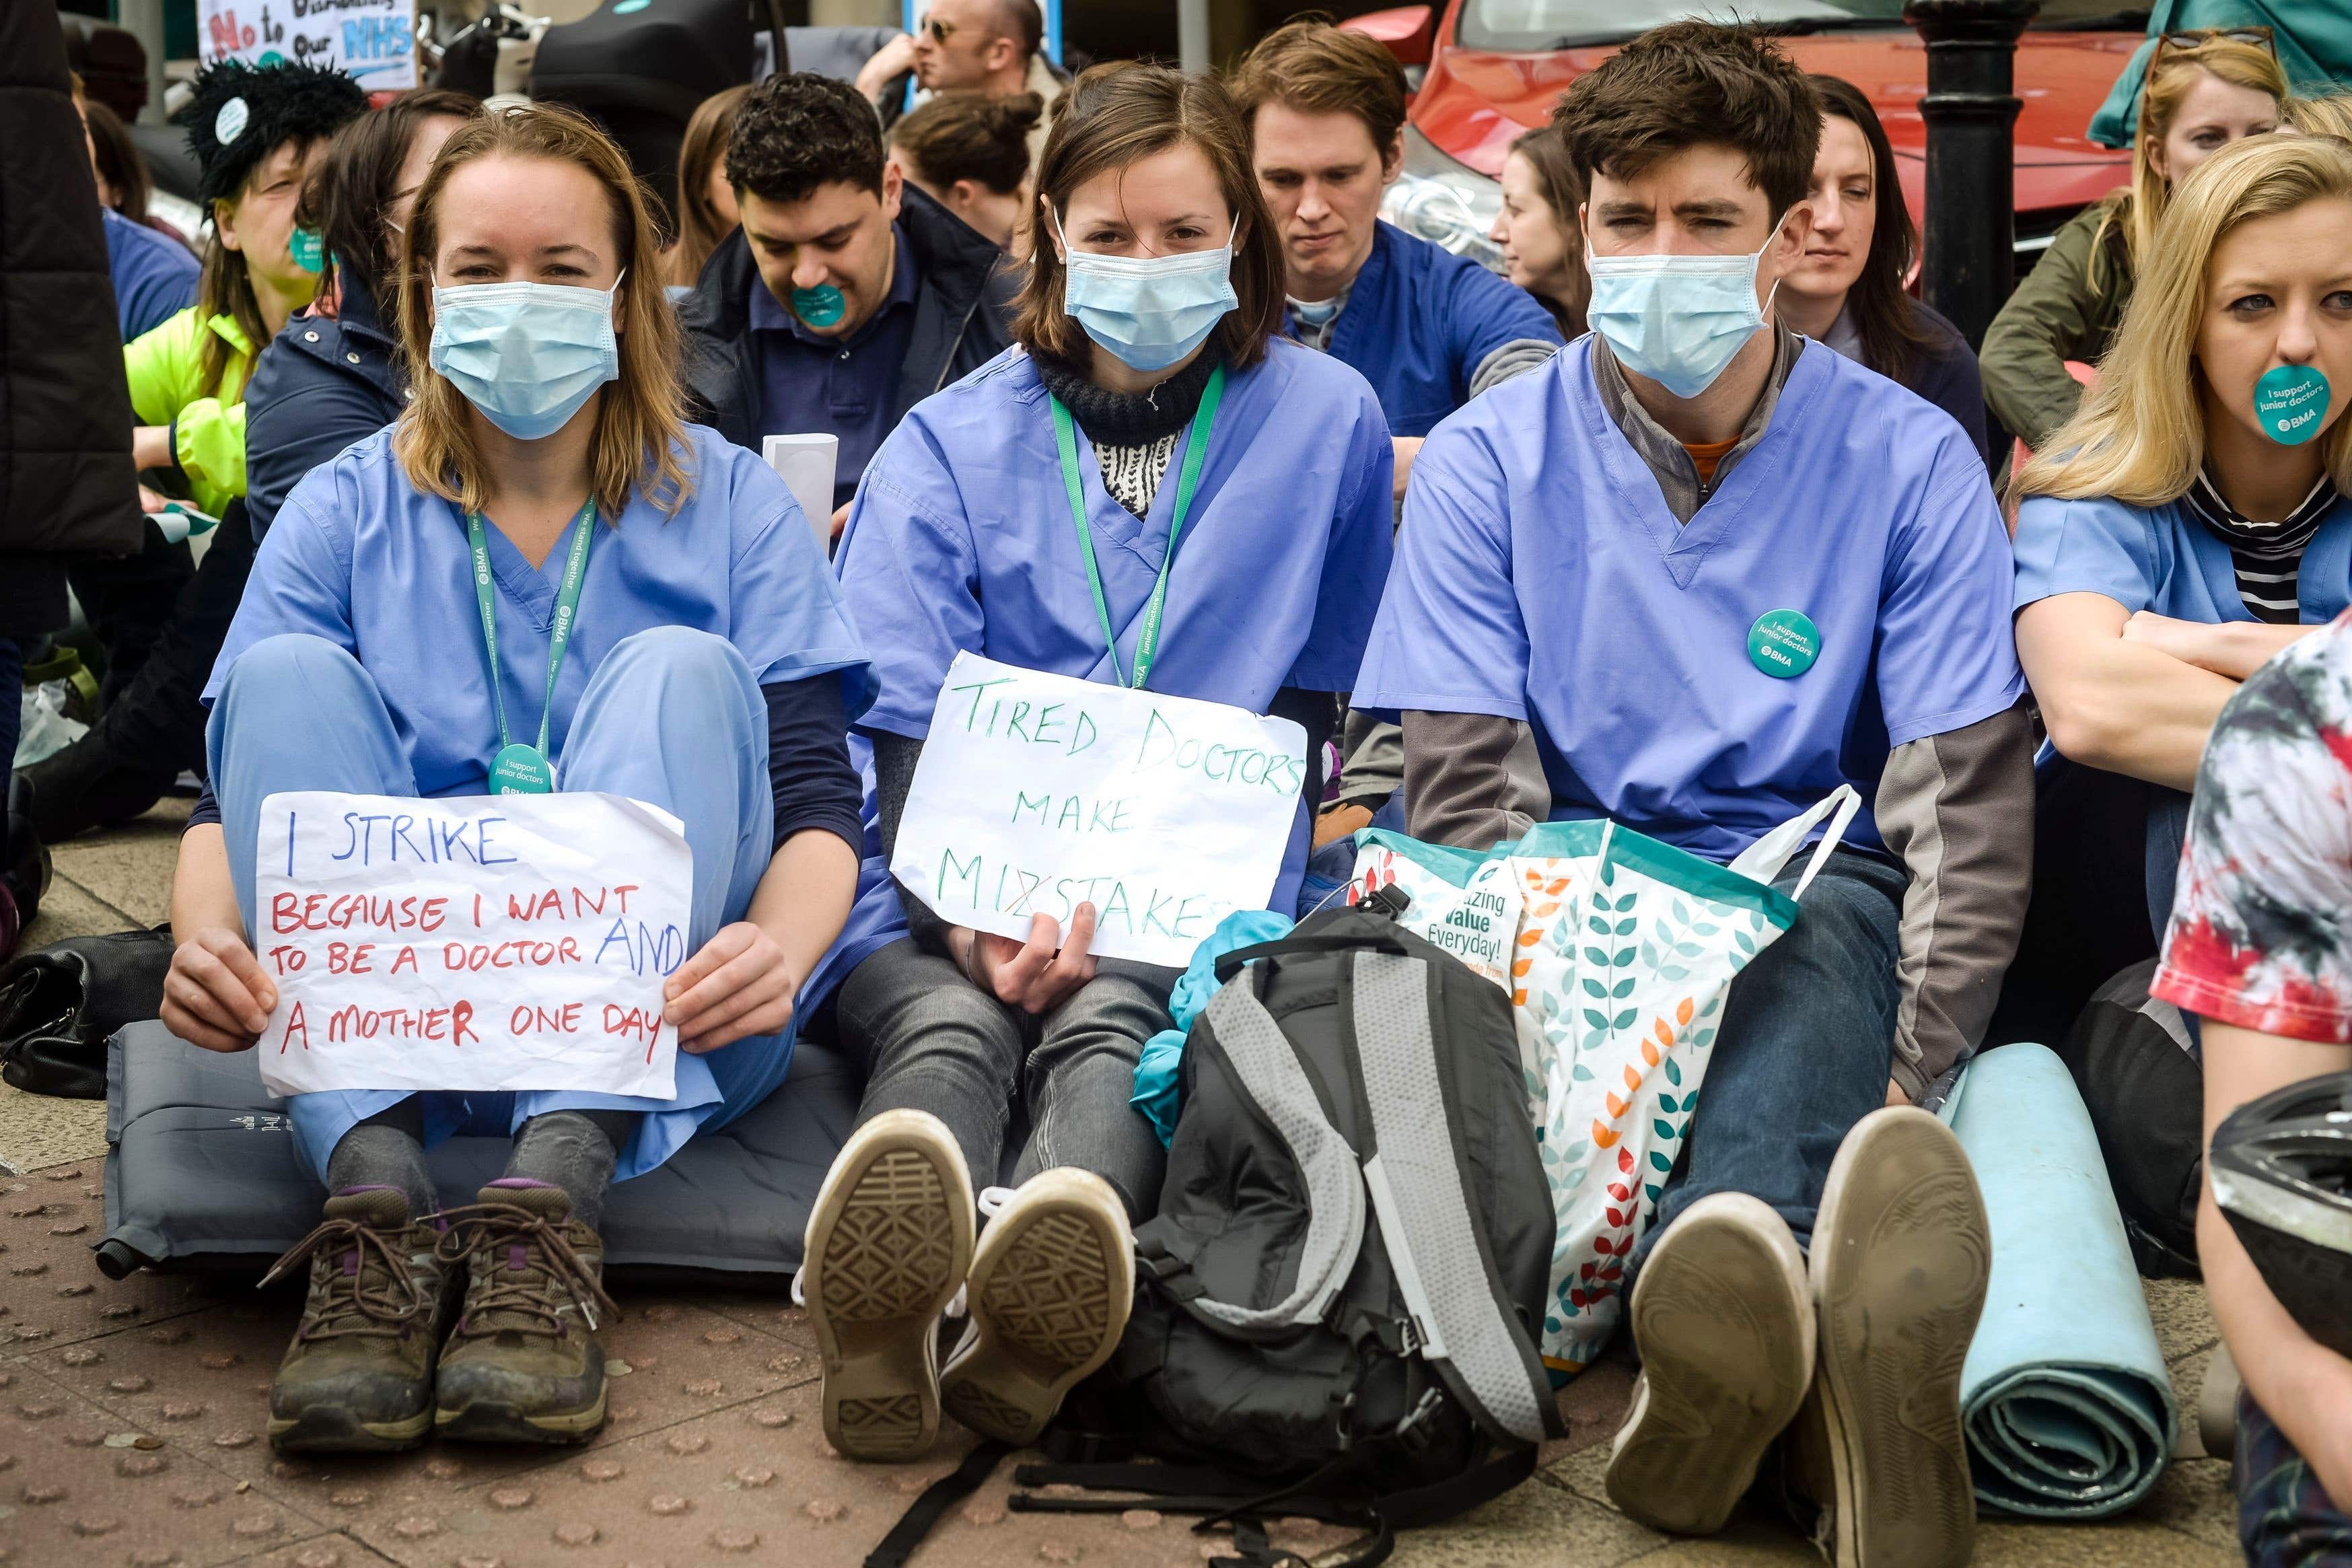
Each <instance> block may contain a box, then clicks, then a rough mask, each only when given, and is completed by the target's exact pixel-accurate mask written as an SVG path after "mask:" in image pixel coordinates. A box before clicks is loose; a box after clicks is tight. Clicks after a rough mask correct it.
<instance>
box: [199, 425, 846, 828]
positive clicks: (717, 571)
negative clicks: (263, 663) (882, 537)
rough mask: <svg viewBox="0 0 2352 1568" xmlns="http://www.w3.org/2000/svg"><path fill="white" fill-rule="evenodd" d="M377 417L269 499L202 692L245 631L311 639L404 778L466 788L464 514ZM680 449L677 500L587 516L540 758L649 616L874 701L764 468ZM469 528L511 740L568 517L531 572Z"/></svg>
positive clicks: (473, 637)
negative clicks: (486, 580)
mask: <svg viewBox="0 0 2352 1568" xmlns="http://www.w3.org/2000/svg"><path fill="white" fill-rule="evenodd" d="M392 434H393V432H392V430H391V429H390V428H387V429H384V430H381V431H378V432H377V433H376V434H375V435H373V436H371V437H368V438H367V439H365V440H363V441H362V442H360V443H358V444H357V445H356V446H353V447H349V448H347V449H346V450H345V451H344V452H343V453H342V455H341V456H340V457H338V458H335V459H334V460H333V461H331V462H329V463H323V464H321V465H320V466H319V467H318V468H313V469H312V470H311V471H310V476H309V477H308V478H306V479H303V480H302V481H301V483H299V484H298V485H296V486H295V487H294V489H293V490H292V491H291V492H290V493H289V495H288V496H287V498H286V504H285V506H284V507H283V508H281V509H280V510H279V511H278V521H277V525H276V526H275V527H273V528H271V529H270V531H269V535H268V538H266V539H264V540H263V541H262V542H261V546H260V549H259V552H257V555H256V556H255V559H254V563H253V575H252V577H251V578H250V579H249V580H248V581H247V584H246V589H245V598H244V600H243V602H242V603H241V604H239V605H238V606H237V611H236V620H235V621H234V622H232V623H231V624H230V626H229V630H228V637H227V640H226V642H225V643H224V644H223V645H222V647H221V652H220V658H219V661H218V662H217V663H215V665H214V667H213V675H212V679H211V681H210V682H209V683H207V684H206V686H205V692H204V701H205V706H206V707H210V706H211V704H212V701H213V699H214V698H215V696H216V695H218V693H219V691H220V688H221V683H222V681H223V680H224V679H226V677H227V674H228V670H229V667H230V666H231V665H233V664H235V663H236V660H237V657H238V655H240V654H242V653H243V652H244V651H245V650H246V649H247V648H248V647H252V646H253V645H254V644H255V643H257V642H259V641H260V640H261V639H262V638H264V637H275V636H277V635H278V634H279V633H281V632H307V633H309V634H310V635H311V636H314V637H324V638H326V639H327V640H328V641H330V642H331V643H333V644H335V645H336V646H337V647H343V648H348V649H350V650H351V652H352V654H353V656H355V657H356V658H358V659H359V661H360V662H361V664H362V665H363V666H365V667H366V668H367V670H368V672H369V673H370V674H371V675H373V676H374V677H375V680H376V684H377V686H378V687H379V688H380V689H382V690H383V699H384V704H385V706H386V708H387V709H389V710H390V711H391V714H392V721H393V726H394V729H395V730H396V731H398V733H399V735H400V739H401V743H402V745H403V746H404V748H405V749H406V751H407V752H408V760H409V763H410V765H411V767H413V768H414V769H415V775H416V784H417V789H418V792H419V793H420V794H422V795H426V796H436V795H479V794H481V793H483V791H484V790H485V788H486V787H487V784H488V767H489V762H490V758H491V757H492V756H493V755H495V754H496V753H497V752H498V749H499V724H498V717H497V714H496V712H495V711H494V710H493V708H492V705H491V701H490V689H489V683H488V680H486V679H484V674H485V669H486V663H487V658H488V655H487V652H486V650H485V649H484V647H483V644H482V622H481V612H480V610H479V608H478V606H477V604H476V601H475V597H474V591H473V556H472V553H471V552H470V550H469V548H468V547H467V540H466V521H465V516H464V514H463V513H462V512H461V511H459V510H458V509H457V507H456V506H455V505H454V504H452V503H451V502H449V501H446V500H443V499H442V498H440V497H439V496H435V495H427V494H425V493H424V492H422V491H420V490H418V489H416V488H415V486H413V485H411V484H410V483H409V482H408V478H407V476H406V475H405V474H404V473H403V472H402V471H401V468H400V465H399V463H398V461H397V460H396V459H395V458H394V456H393V452H392ZM687 447H688V450H687V453H686V456H687V458H688V462H687V470H688V473H689V474H691V475H692V476H693V479H694V489H693V491H692V493H691V494H690V495H689V496H688V499H687V500H686V502H685V504H684V505H682V506H681V507H679V509H678V510H677V513H676V515H674V516H665V515H664V514H663V513H662V511H661V510H659V509H658V508H656V506H654V505H653V504H652V503H651V502H650V501H648V500H646V499H645V498H644V497H643V496H642V495H639V496H634V497H632V498H631V500H630V501H629V504H628V506H627V507H626V508H625V509H624V510H623V511H622V513H621V516H620V520H619V522H618V524H617V525H614V524H613V523H610V522H605V521H599V522H598V523H597V525H596V526H598V527H600V528H602V529H603V530H604V532H602V533H601V534H599V535H598V536H597V539H596V542H595V544H594V547H593V549H592V550H591V551H590V552H589V556H588V572H587V575H586V577H585V579H584V580H583V584H582V586H581V592H580V616H579V621H578V624H577V626H575V628H574V630H573V633H572V648H571V652H570V653H569V655H567V656H566V658H564V661H563V669H562V675H561V676H560V678H559V679H558V680H557V683H556V689H555V705H554V713H553V717H552V721H551V725H550V734H549V743H550V746H551V749H552V750H553V752H554V753H555V755H556V757H557V758H558V759H559V763H560V760H561V758H562V751H563V741H564V737H565V736H566V735H567V734H568V733H569V732H570V731H571V728H572V712H573V710H575V709H576V708H577V707H578V706H579V703H580V698H581V695H582V693H583V692H584V691H585V690H586V689H587V687H588V679H589V677H590V676H591V675H593V673H594V672H595V669H596V667H597V665H598V664H600V663H602V662H603V660H604V656H605V655H606V654H608V653H610V652H612V650H613V648H614V645H616V644H618V643H619V642H620V641H621V640H622V639H623V638H625V637H630V636H632V635H634V634H635V633H637V632H641V631H645V630H647V629H649V628H651V627H654V626H691V627H693V628H695V629H696V630H698V631H706V632H710V633H713V634H715V635H717V636H719V637H725V638H726V639H728V641H730V642H731V643H733V644H734V645H735V647H736V648H737V649H738V650H739V651H740V652H741V654H742V655H743V658H744V660H745V662H747V663H748V664H750V666H751V674H752V676H753V678H754V679H757V680H758V681H760V682H761V684H762V685H766V684H770V683H772V682H777V681H786V680H801V679H807V678H808V677H811V676H816V675H824V674H826V673H829V672H835V671H837V672H838V673H839V675H840V677H841V683H842V699H843V702H844V704H845V707H846V708H847V710H848V712H849V715H850V717H852V718H853V719H854V718H856V717H857V716H858V715H859V714H861V713H863V712H864V711H865V710H866V705H867V704H868V703H869V702H870V701H871V700H873V695H874V689H875V688H874V678H873V675H872V673H871V671H870V669H869V668H868V667H867V665H866V653H865V649H864V648H863V647H861V646H860V645H859V642H858V638H857V635H856V633H855V632H854V631H852V630H851V629H850V622H849V618H848V616H847V615H846V614H845V611H844V608H843V605H842V602H841V595H840V594H839V592H838V591H837V590H836V588H835V585H834V583H833V580H832V578H831V576H830V575H829V574H827V572H826V569H825V562H824V556H823V555H821V554H820V553H819V552H818V551H817V547H816V541H815V538H814V535H813V534H811V532H810V531H809V525H808V522H807V521H806V520H805V519H804V518H803V516H802V514H801V510H800V507H799V505H798V504H797V503H796V502H795V501H794V500H793V496H792V492H791V491H790V490H788V489H785V488H784V482H783V480H782V479H778V478H777V477H776V474H775V472H774V470H772V469H771V468H769V467H768V466H767V465H766V464H765V463H762V462H761V460H760V458H758V456H757V455H756V454H754V453H751V452H749V451H746V450H744V449H743V448H741V447H735V446H731V445H730V444H729V443H728V442H727V441H725V440H724V439H722V438H721V437H719V435H718V433H717V432H715V431H712V430H709V429H706V428H704V427H703V426H699V425H689V426H687ZM491 521H493V522H495V521H496V519H495V518H493V519H492V520H491ZM577 526H578V523H577V521H574V523H573V524H572V527H574V528H576V527H577ZM484 533H485V536H486V538H487V541H488V546H489V552H490V572H491V576H492V579H493V581H494V584H495V585H496V595H495V601H494V602H495V604H496V605H497V610H498V616H499V680H500V682H501V683H502V688H501V689H502V690H503V692H504V694H505V698H506V707H507V714H508V723H509V726H510V727H511V728H512V729H513V730H514V731H515V733H514V736H513V738H514V739H515V740H518V741H523V742H528V741H530V739H531V738H532V737H533V736H534V735H535V734H536V732H537V731H538V729H539V714H540V709H541V703H542V702H543V700H544V699H545V693H546V689H547V638H548V632H549V630H550V628H551V626H552V624H553V621H554V616H555V595H556V588H557V586H558V583H559V580H560V579H561V578H562V574H563V564H564V560H565V558H566V555H567V553H568V552H569V551H570V549H571V541H572V531H571V529H570V528H567V529H566V530H565V531H564V534H563V537H562V538H561V539H559V540H558V541H557V542H556V544H555V547H554V549H552V550H551V551H550V552H548V556H547V560H546V562H545V563H544V569H543V570H541V569H534V568H533V567H532V566H531V564H530V562H529V561H527V560H525V559H524V558H523V555H522V552H520V551H519V550H517V549H516V548H515V547H514V546H513V544H511V543H510V542H508V539H507V536H506V535H505V534H504V533H502V532H500V531H499V530H498V529H497V528H495V527H492V528H488V529H486V530H484Z"/></svg>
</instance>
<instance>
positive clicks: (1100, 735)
mask: <svg viewBox="0 0 2352 1568" xmlns="http://www.w3.org/2000/svg"><path fill="white" fill-rule="evenodd" d="M1306 777H1307V732H1306V731H1304V730H1301V729H1300V728H1299V727H1298V726H1297V724H1295V723H1292V722H1291V721H1289V720H1287V719H1261V718H1259V717H1258V716H1257V715H1256V714H1255V713H1250V712H1247V711H1244V710H1242V709H1239V708H1228V707H1226V706H1224V705H1223V703H1217V702H1201V701H1196V700H1192V699H1191V698H1187V697H1163V696H1161V695H1160V694H1159V693H1157V692H1153V691H1148V690H1147V691H1129V690H1126V689H1122V688H1120V687H1117V686H1104V685H1099V684H1097V683H1096V682H1093V681H1087V680H1074V679H1071V678H1069V677H1068V676H1065V675H1045V674H1042V673H1040V672H1038V671H1036V670H1033V669H1022V668H1018V667H1017V666H1013V665H1009V664H999V663H997V662H996V661H995V660H993V659H987V658H978V657H976V656H974V655H972V654H969V653H959V654H958V655H956V659H955V663H953V664H952V665H950V667H949V668H948V678H947V681H946V683H945V684H944V685H943V686H941V687H940V700H939V706H938V708H937V710H935V711H934V712H933V714H932V716H931V731H930V734H929V737H928V738H927V739H926V740H925V741H924V742H923V758H922V762H921V763H919V765H918V766H917V767H916V769H915V782H914V786H913V788H912V789H911V790H910V791H909V792H908V797H907V809H906V813H905V815H904V816H903V817H902V818H901V819H900V821H899V824H898V844H897V847H896V851H895V853H894V854H893V855H892V857H891V860H890V872H891V875H893V876H895V877H897V878H898V880H899V881H900V882H902V883H904V884H905V885H906V886H908V887H909V888H911V889H914V890H915V891H916V893H918V894H919V895H920V896H921V898H922V899H923V900H924V901H925V902H926V903H928V904H929V905H930V907H931V908H932V909H933V910H937V911H938V912H939V913H940V915H941V916H942V917H943V918H945V919H947V920H949V921H953V922H955V923H956V924H958V925H963V926H970V927H971V928H972V929H973V930H975V931H994V932H996V933H997V934H998V935H1000V936H1011V937H1026V936H1027V935H1028V934H1029V927H1030V922H1031V921H1032V920H1033V919H1034V917H1035V916H1037V915H1039V914H1046V915H1051V916H1052V917H1053V918H1054V919H1055V921H1057V922H1059V923H1060V924H1061V925H1062V927H1063V929H1064V930H1065V931H1066V930H1067V929H1068V925H1069V920H1070V917H1071V915H1072V914H1073V913H1074V912H1076V909H1077V906H1078V905H1079V904H1081V903H1091V904H1093V905H1094V906H1095V910H1096V913H1097V924H1096V927H1095V939H1094V944H1093V948H1092V951H1093V952H1095V953H1096V954H1097V956H1099V957H1106V958H1130V959H1137V960H1139V961H1141V962H1143V963H1160V964H1168V965H1171V966H1173V967H1181V966H1182V965H1184V964H1185V963H1189V962H1191V960H1192V949H1193V948H1194V946H1196V945H1197V944H1198V943H1199V942H1200V941H1201V939H1202V937H1205V936H1207V935H1208V934H1209V933H1210V932H1211V931H1213V930H1215V929H1216V925H1217V922H1218V921H1221V920H1223V919H1224V918H1225V916H1227V915H1228V914H1231V913H1232V912H1233V911H1234V910H1262V909H1264V908H1265V901H1266V900H1267V898H1268V897H1270V896H1271V895H1272V893H1273V891H1274V881H1275V878H1276V876H1277V875H1279V874H1280V872H1281V869H1282V856H1283V850H1284V848H1285V847H1286V845H1287V844H1288V842H1289V839H1290V833H1291V827H1292V825H1293V824H1294V823H1295V822H1296V821H1297V814H1298V799H1299V791H1300V787H1301V785H1302V784H1304V783H1305V781H1306Z"/></svg>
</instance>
